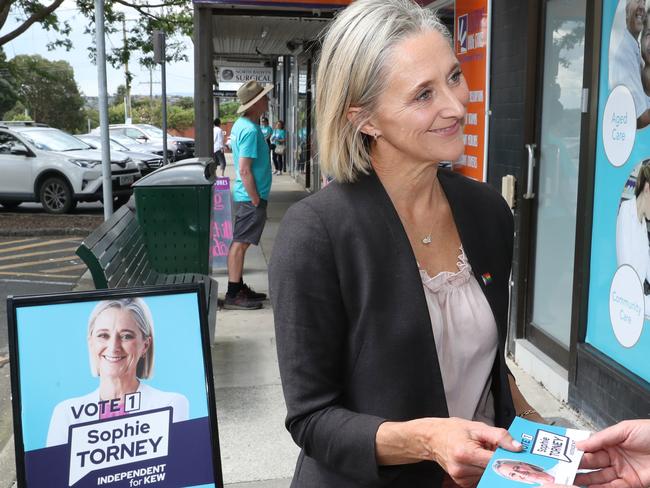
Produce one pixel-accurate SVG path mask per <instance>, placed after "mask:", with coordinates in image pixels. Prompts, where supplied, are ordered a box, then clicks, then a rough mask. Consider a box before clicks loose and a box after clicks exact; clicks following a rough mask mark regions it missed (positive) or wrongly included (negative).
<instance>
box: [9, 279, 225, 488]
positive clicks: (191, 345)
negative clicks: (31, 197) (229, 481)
mask: <svg viewBox="0 0 650 488" xmlns="http://www.w3.org/2000/svg"><path fill="white" fill-rule="evenodd" d="M203 297H204V295H203V292H202V290H201V289H200V287H199V285H170V286H165V287H150V288H141V289H122V290H101V291H93V292H80V293H66V294H59V295H47V296H28V297H9V299H8V300H7V305H8V306H7V312H8V316H9V317H8V318H9V353H10V361H11V388H12V406H13V414H14V438H15V447H16V474H17V478H18V486H19V487H28V488H36V487H75V488H82V487H90V486H93V487H97V486H106V487H110V488H124V487H136V486H139V487H155V488H163V487H219V488H221V487H222V486H223V483H222V476H221V460H220V459H221V458H220V452H219V441H218V431H217V416H216V408H215V402H214V387H213V383H212V363H211V356H210V347H209V339H208V328H207V323H206V318H205V317H204V314H203V313H202V312H201V311H202V310H205V307H204V306H203V305H204V304H203V303H202V301H203Z"/></svg>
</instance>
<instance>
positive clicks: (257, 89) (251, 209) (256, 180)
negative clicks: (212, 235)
mask: <svg viewBox="0 0 650 488" xmlns="http://www.w3.org/2000/svg"><path fill="white" fill-rule="evenodd" d="M272 88H273V85H267V86H266V87H264V86H262V85H260V84H259V83H258V82H257V81H255V80H249V81H247V82H246V83H244V84H243V85H242V86H241V88H239V90H237V97H238V98H239V101H240V103H241V106H240V107H239V109H238V110H237V113H238V114H241V117H240V118H239V119H237V121H236V122H235V124H234V125H233V126H232V130H231V132H230V143H231V145H232V153H233V162H234V166H235V172H236V177H235V183H234V185H233V200H234V201H235V218H234V224H233V240H232V244H231V245H230V249H229V251H228V291H227V292H226V299H225V302H224V308H227V309H234V310H253V309H257V308H261V307H262V301H263V300H264V299H266V294H265V293H257V292H255V291H253V290H252V289H251V288H250V287H249V286H248V285H246V284H245V283H244V280H243V272H244V259H245V257H246V251H247V250H248V248H249V247H250V245H251V244H254V245H258V244H259V242H260V238H261V236H262V231H263V230H264V224H265V223H266V206H267V202H268V197H269V193H270V191H271V179H272V178H271V161H270V158H269V147H268V145H267V143H266V140H265V138H264V134H263V133H262V129H261V127H260V126H259V125H257V121H258V120H260V117H261V116H262V114H264V113H265V112H266V111H267V110H268V107H269V102H268V98H267V93H268V92H269V91H270V90H271V89H272Z"/></svg>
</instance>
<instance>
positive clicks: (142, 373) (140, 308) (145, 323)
mask: <svg viewBox="0 0 650 488" xmlns="http://www.w3.org/2000/svg"><path fill="white" fill-rule="evenodd" d="M109 308H116V309H118V310H124V311H127V312H130V313H131V316H132V317H133V320H135V323H136V324H138V329H140V332H142V338H143V340H147V338H151V340H150V341H149V347H148V348H147V351H146V352H145V353H144V356H143V357H141V358H140V359H138V365H137V366H136V371H135V375H136V376H137V377H138V378H140V379H145V380H146V379H147V378H151V376H153V357H154V356H153V317H152V316H151V310H150V309H149V306H148V305H147V304H146V303H145V302H144V300H143V299H142V298H119V299H116V300H102V301H101V302H98V303H97V305H95V308H94V309H93V311H92V312H91V313H90V317H89V319H88V339H89V340H90V337H91V336H92V333H93V329H94V328H95V321H96V320H97V317H99V316H100V315H101V313H102V312H104V311H106V310H108V309H109ZM88 357H89V359H90V373H91V374H92V375H93V376H99V371H98V369H97V364H95V360H94V358H93V357H92V353H91V351H90V348H89V349H88Z"/></svg>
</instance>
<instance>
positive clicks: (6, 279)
mask: <svg viewBox="0 0 650 488" xmlns="http://www.w3.org/2000/svg"><path fill="white" fill-rule="evenodd" d="M0 274H4V273H0ZM7 274H9V273H7ZM57 278H61V276H57ZM75 278H76V276H75ZM0 283H29V284H32V283H35V284H37V285H65V286H74V285H76V283H73V282H69V281H42V280H19V279H12V278H0Z"/></svg>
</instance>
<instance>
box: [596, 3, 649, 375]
mask: <svg viewBox="0 0 650 488" xmlns="http://www.w3.org/2000/svg"><path fill="white" fill-rule="evenodd" d="M628 4H629V5H630V6H629V7H628ZM634 4H639V2H636V1H634V2H629V1H628V0H605V1H604V2H603V23H602V44H601V64H600V75H599V76H600V81H599V104H598V138H597V145H596V176H595V186H594V212H593V226H592V245H591V270H590V283H589V309H588V322H587V335H586V342H588V343H589V344H591V345H592V346H593V347H595V348H596V349H598V350H600V351H601V352H603V353H604V354H606V355H607V356H609V357H610V358H612V359H613V360H615V361H617V362H618V363H620V364H621V365H623V366H624V367H625V368H627V369H628V370H630V371H632V372H633V373H635V374H637V375H638V376H640V377H641V378H643V379H645V380H646V381H650V362H648V360H647V355H648V353H647V351H648V350H650V327H649V326H650V284H649V283H648V280H649V279H650V246H649V244H648V230H649V229H648V222H647V220H646V219H647V218H649V217H650V128H649V127H648V122H650V43H648V42H647V39H646V37H647V36H646V35H645V30H646V27H645V26H646V25H648V24H647V23H646V22H644V20H645V19H643V18H640V16H639V15H638V13H639V12H643V15H642V16H641V17H645V16H646V15H647V14H646V12H645V8H643V4H644V2H640V5H641V6H640V7H639V8H636V7H635V8H632V7H634ZM626 7H628V8H626ZM628 19H629V20H628Z"/></svg>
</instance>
